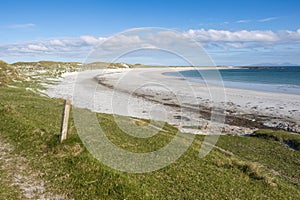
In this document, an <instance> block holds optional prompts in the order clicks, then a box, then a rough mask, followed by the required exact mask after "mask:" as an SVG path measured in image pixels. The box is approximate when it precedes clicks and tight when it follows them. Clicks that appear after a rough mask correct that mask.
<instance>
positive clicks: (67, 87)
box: [47, 68, 300, 133]
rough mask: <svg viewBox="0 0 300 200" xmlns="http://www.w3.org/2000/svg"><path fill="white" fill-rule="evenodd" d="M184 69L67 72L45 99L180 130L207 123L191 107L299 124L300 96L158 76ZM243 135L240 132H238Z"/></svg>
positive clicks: (49, 90) (52, 87) (50, 89)
mask: <svg viewBox="0 0 300 200" xmlns="http://www.w3.org/2000/svg"><path fill="white" fill-rule="evenodd" d="M186 69H187V68H184V69H181V68H176V69H175V68H138V69H109V70H89V71H84V72H79V73H78V72H75V73H68V74H65V75H64V76H63V77H64V79H62V80H61V82H60V83H59V84H57V85H49V89H48V91H47V94H48V95H49V96H51V97H62V98H69V99H71V100H72V102H73V104H74V105H75V106H77V107H82V108H88V109H91V110H93V111H95V112H102V113H114V114H119V115H125V116H133V117H139V118H148V119H155V120H160V121H166V122H169V123H171V124H174V125H177V126H178V127H181V128H182V127H183V126H195V125H200V126H201V127H205V126H206V125H207V123H208V121H207V120H203V119H202V118H201V115H200V114H199V112H195V110H196V108H197V105H202V106H204V107H213V108H222V109H225V110H227V113H228V112H229V113H230V114H231V115H242V114H252V115H265V116H268V117H270V118H278V119H280V120H281V121H285V120H288V121H293V122H295V123H297V122H299V119H300V95H292V94H281V93H269V92H260V91H252V90H243V89H233V88H226V89H224V88H222V87H219V86H218V87H217V86H211V85H210V86H209V88H208V87H206V85H205V84H203V83H197V82H191V81H188V80H186V79H185V78H183V77H171V76H165V75H163V73H164V72H170V71H178V70H186ZM96 76H97V77H96ZM97 80H100V81H101V83H102V84H98V81H97ZM172 104H175V105H179V107H178V106H174V105H172ZM250 118H251V115H250ZM253 120H254V119H253ZM182 129H183V128H182ZM230 129H239V128H238V127H234V126H229V127H228V126H227V129H226V131H228V130H230ZM185 131H189V132H195V131H194V130H186V129H185ZM247 131H249V130H248V129H242V130H241V131H240V133H243V132H247Z"/></svg>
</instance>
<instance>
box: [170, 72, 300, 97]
mask: <svg viewBox="0 0 300 200" xmlns="http://www.w3.org/2000/svg"><path fill="white" fill-rule="evenodd" d="M219 72H220V74H221V77H222V80H223V83H222V82H220V81H215V80H213V79H210V77H209V76H206V75H205V74H204V73H203V72H201V71H198V70H188V71H181V72H179V73H178V72H167V73H165V75H169V76H180V77H182V76H183V77H185V78H187V79H189V80H191V81H196V82H207V83H210V84H216V85H221V84H224V86H225V87H230V88H241V89H252V90H261V91H268V92H280V93H291V94H300V67H299V66H297V67H264V68H232V69H220V70H219ZM201 73H202V75H201ZM206 73H207V72H206ZM203 77H205V81H204V78H203Z"/></svg>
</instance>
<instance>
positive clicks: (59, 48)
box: [0, 29, 300, 60]
mask: <svg viewBox="0 0 300 200" xmlns="http://www.w3.org/2000/svg"><path fill="white" fill-rule="evenodd" d="M184 36H186V37H188V38H192V39H194V40H196V41H197V42H199V43H200V44H202V45H203V46H204V47H205V48H206V49H207V50H220V51H224V50H233V51H251V50H255V49H256V50H257V49H260V48H270V49H271V48H276V47H277V46H278V47H279V46H283V45H286V46H287V47H288V46H291V47H294V46H295V45H296V43H297V44H299V46H300V29H298V30H296V31H292V30H282V31H276V32H275V31H270V30H266V31H261V30H240V31H228V30H216V29H209V30H205V29H190V30H187V31H186V32H183V33H178V34H174V32H172V31H162V32H160V33H159V34H157V35H153V34H145V35H126V34H125V35H117V36H115V37H111V38H109V39H108V38H105V37H95V36H87V35H85V36H81V37H77V38H49V39H44V40H36V41H28V42H24V43H17V44H0V52H1V53H0V55H1V57H3V59H5V57H11V56H14V57H22V56H35V57H39V56H43V57H44V56H48V55H49V56H60V57H65V58H66V59H67V60H72V58H74V57H75V58H82V59H84V58H85V57H86V56H87V54H88V53H89V52H90V51H91V50H92V49H93V48H95V47H97V46H98V45H99V44H101V48H102V49H103V51H118V50H121V49H122V48H155V47H156V46H165V47H171V46H172V45H173V47H174V45H177V46H175V48H177V47H178V48H180V47H181V46H184V44H183V45H181V44H178V41H185V40H182V39H181V37H184ZM174 41H175V42H174ZM185 45H186V44H185ZM297 48H298V47H297ZM166 49H167V48H166ZM102 56H104V57H105V55H102ZM77 60H78V59H77Z"/></svg>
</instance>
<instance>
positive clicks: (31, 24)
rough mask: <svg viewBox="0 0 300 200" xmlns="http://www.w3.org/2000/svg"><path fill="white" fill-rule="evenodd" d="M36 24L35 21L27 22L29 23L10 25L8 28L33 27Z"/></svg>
mask: <svg viewBox="0 0 300 200" xmlns="http://www.w3.org/2000/svg"><path fill="white" fill-rule="evenodd" d="M35 26H36V25H35V24H33V23H27V24H12V25H10V26H8V28H12V29H24V28H33V27H35Z"/></svg>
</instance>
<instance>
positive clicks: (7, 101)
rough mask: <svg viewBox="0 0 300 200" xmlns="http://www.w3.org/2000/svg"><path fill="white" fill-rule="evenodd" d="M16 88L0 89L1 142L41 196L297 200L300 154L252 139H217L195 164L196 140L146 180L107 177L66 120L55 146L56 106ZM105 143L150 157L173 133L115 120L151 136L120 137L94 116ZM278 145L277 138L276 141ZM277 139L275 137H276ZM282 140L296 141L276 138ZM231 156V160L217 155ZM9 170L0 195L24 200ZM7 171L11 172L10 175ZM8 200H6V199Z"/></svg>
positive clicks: (58, 102) (59, 104)
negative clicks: (40, 187)
mask: <svg viewBox="0 0 300 200" xmlns="http://www.w3.org/2000/svg"><path fill="white" fill-rule="evenodd" d="M14 86H16V87H17V88H11V87H0V97H1V101H0V135H1V139H2V140H3V141H4V142H6V143H9V144H10V145H12V146H13V147H14V149H13V152H12V156H13V155H18V156H21V157H24V158H26V159H27V160H28V163H29V164H30V165H29V167H30V169H31V170H34V171H35V172H37V173H39V176H40V178H41V179H42V180H44V181H45V184H46V189H47V191H49V192H51V193H52V194H60V195H62V196H64V197H65V198H66V199H299V197H300V190H299V189H300V184H299V183H300V169H299V164H300V154H299V151H293V150H291V149H290V148H288V147H287V146H285V145H282V143H280V142H278V141H276V140H273V139H272V140H269V139H266V138H265V137H258V136H257V134H258V133H264V134H265V133H267V134H271V135H277V134H278V133H277V132H272V131H270V130H263V131H261V132H256V133H255V134H256V136H255V137H238V136H227V135H225V136H220V139H219V141H218V143H217V146H218V147H219V149H214V150H213V151H212V152H211V153H210V154H209V155H208V156H206V157H205V158H203V159H199V157H198V153H199V149H200V147H201V143H202V141H203V139H204V136H196V138H195V140H194V142H193V144H192V145H191V146H190V148H189V149H188V150H187V151H186V152H185V153H184V154H183V156H182V157H180V158H179V159H178V160H177V161H175V162H174V163H172V164H170V165H169V166H167V167H165V168H163V169H160V170H158V171H155V172H151V173H142V174H131V173H125V172H120V171H116V170H114V169H111V168H109V167H107V166H105V165H104V164H102V163H101V162H99V161H97V160H96V159H95V158H94V157H93V156H92V155H91V154H90V153H89V152H88V151H87V150H86V149H85V147H84V146H83V144H82V142H81V140H80V138H79V137H78V135H77V131H76V128H75V125H74V121H73V118H72V116H71V119H70V123H69V131H68V139H67V140H66V141H64V142H63V143H60V142H59V140H58V137H59V131H60V122H61V113H62V109H63V100H62V99H51V98H48V97H44V96H41V95H39V94H38V93H36V92H32V91H28V90H26V89H25V88H26V87H28V86H30V87H32V88H35V87H39V85H38V84H37V83H32V82H25V83H22V84H21V83H14ZM97 118H98V120H99V123H100V125H101V127H102V128H103V129H104V130H106V135H107V137H108V138H109V139H110V140H111V141H112V142H113V143H114V144H116V145H117V146H119V147H121V148H123V149H125V150H127V151H131V152H150V151H153V150H156V149H159V148H161V147H163V146H164V145H165V144H168V143H169V142H170V141H171V140H172V138H173V137H174V135H175V134H176V133H177V131H178V130H177V129H176V128H174V127H172V126H170V125H168V124H165V125H164V126H163V127H162V129H158V128H157V126H159V125H160V123H159V122H154V123H152V124H154V125H153V126H148V124H149V123H150V121H149V120H144V119H135V118H128V117H120V120H121V121H122V122H123V125H124V126H125V128H126V127H129V128H130V127H132V124H135V125H137V126H139V127H141V128H143V129H142V130H143V131H141V133H140V134H143V133H144V134H145V133H148V132H150V133H151V132H153V131H155V132H157V134H156V135H154V136H152V137H149V138H137V137H132V136H129V135H127V134H126V133H124V132H123V131H122V129H120V128H119V127H118V126H117V124H116V122H115V120H114V116H112V115H108V114H101V113H98V114H97ZM276 137H277V136H276ZM278 137H279V136H278ZM280 137H282V138H283V141H284V140H287V139H293V140H294V139H297V138H294V137H298V135H297V136H295V135H291V134H290V133H287V132H282V134H280ZM220 149H224V150H226V151H227V152H232V154H233V156H232V155H230V154H228V153H225V151H221V150H220ZM7 170H8V169H1V171H0V177H1V180H0V186H1V187H0V188H1V189H0V192H1V195H2V196H1V197H4V198H5V199H9V198H11V199H24V196H23V195H22V191H21V190H20V188H18V187H10V184H12V183H13V180H10V179H7V180H5V179H4V178H2V177H7ZM11 170H14V169H13V168H12V169H11ZM6 197H7V198H6Z"/></svg>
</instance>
